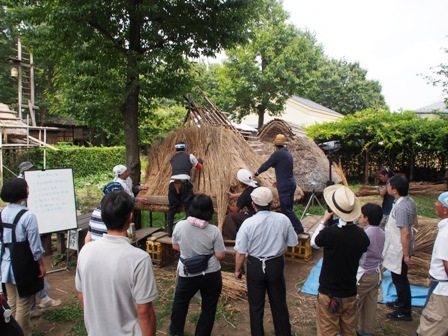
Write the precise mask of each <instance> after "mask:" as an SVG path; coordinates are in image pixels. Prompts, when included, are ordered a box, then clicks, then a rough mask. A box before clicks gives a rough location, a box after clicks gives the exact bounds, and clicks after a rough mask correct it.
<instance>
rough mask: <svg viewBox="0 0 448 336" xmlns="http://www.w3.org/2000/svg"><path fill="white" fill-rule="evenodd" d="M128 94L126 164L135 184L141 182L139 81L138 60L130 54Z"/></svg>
mask: <svg viewBox="0 0 448 336" xmlns="http://www.w3.org/2000/svg"><path fill="white" fill-rule="evenodd" d="M128 69H129V70H128V78H127V83H126V92H127V96H126V99H125V101H124V103H123V105H122V108H121V111H122V113H123V119H124V143H125V147H126V165H127V167H128V171H129V176H130V177H131V179H132V182H133V184H134V185H138V184H140V153H139V146H138V97H139V93H140V87H139V83H138V71H137V70H136V69H137V61H136V59H135V58H134V57H132V56H128Z"/></svg>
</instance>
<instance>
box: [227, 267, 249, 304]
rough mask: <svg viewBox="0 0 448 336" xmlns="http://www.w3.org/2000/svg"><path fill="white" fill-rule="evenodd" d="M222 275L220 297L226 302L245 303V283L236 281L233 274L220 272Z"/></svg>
mask: <svg viewBox="0 0 448 336" xmlns="http://www.w3.org/2000/svg"><path fill="white" fill-rule="evenodd" d="M221 274H222V294H221V295H222V296H223V297H224V298H225V299H226V300H231V301H238V300H244V301H247V287H246V281H241V280H236V279H235V278H234V277H233V273H228V272H221Z"/></svg>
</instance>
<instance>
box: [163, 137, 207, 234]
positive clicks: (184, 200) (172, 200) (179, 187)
mask: <svg viewBox="0 0 448 336" xmlns="http://www.w3.org/2000/svg"><path fill="white" fill-rule="evenodd" d="M175 148H176V154H174V156H173V157H172V158H171V160H170V164H171V179H170V184H169V186H168V202H169V209H168V215H167V229H168V236H169V237H171V236H172V234H173V223H174V215H175V214H176V212H177V209H178V208H179V206H180V205H181V204H184V207H185V216H186V217H187V216H188V207H189V206H190V202H191V201H192V199H193V198H194V193H193V185H192V184H191V181H190V180H191V176H190V174H191V169H192V168H196V169H197V170H201V169H202V163H203V162H202V159H200V158H199V159H197V158H196V157H195V156H194V155H193V154H190V153H187V151H186V149H187V145H186V144H185V142H180V143H178V144H176V145H175Z"/></svg>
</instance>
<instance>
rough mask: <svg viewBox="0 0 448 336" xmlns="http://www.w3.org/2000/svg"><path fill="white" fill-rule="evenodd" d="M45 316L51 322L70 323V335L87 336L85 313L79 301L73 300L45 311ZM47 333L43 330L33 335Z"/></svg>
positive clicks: (37, 335) (38, 335)
mask: <svg viewBox="0 0 448 336" xmlns="http://www.w3.org/2000/svg"><path fill="white" fill-rule="evenodd" d="M44 318H45V319H46V320H48V321H51V322H58V323H70V324H72V327H71V328H70V331H69V335H73V336H87V331H86V328H85V326H84V314H83V310H82V308H81V306H80V304H79V303H78V302H77V301H73V302H71V303H70V304H69V305H67V306H63V307H60V308H55V309H51V310H48V311H46V312H45V313H44ZM40 335H46V333H42V332H39V331H38V332H34V333H33V336H40Z"/></svg>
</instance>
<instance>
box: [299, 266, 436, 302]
mask: <svg viewBox="0 0 448 336" xmlns="http://www.w3.org/2000/svg"><path fill="white" fill-rule="evenodd" d="M321 269H322V259H320V260H319V262H318V263H317V264H316V265H315V266H314V267H313V268H312V269H311V272H310V275H309V276H308V278H307V279H306V281H305V283H304V284H303V287H302V292H303V293H306V294H312V295H317V290H318V288H319V275H320V270H321ZM381 291H382V292H383V301H380V302H379V303H386V302H388V301H395V299H396V298H397V292H396V290H395V286H394V284H393V283H392V276H391V275H390V271H388V270H386V271H385V272H384V273H383V283H382V284H381ZM427 295H428V288H425V287H420V286H414V285H411V296H412V305H413V306H414V307H423V305H424V304H425V301H426V296H427Z"/></svg>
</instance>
